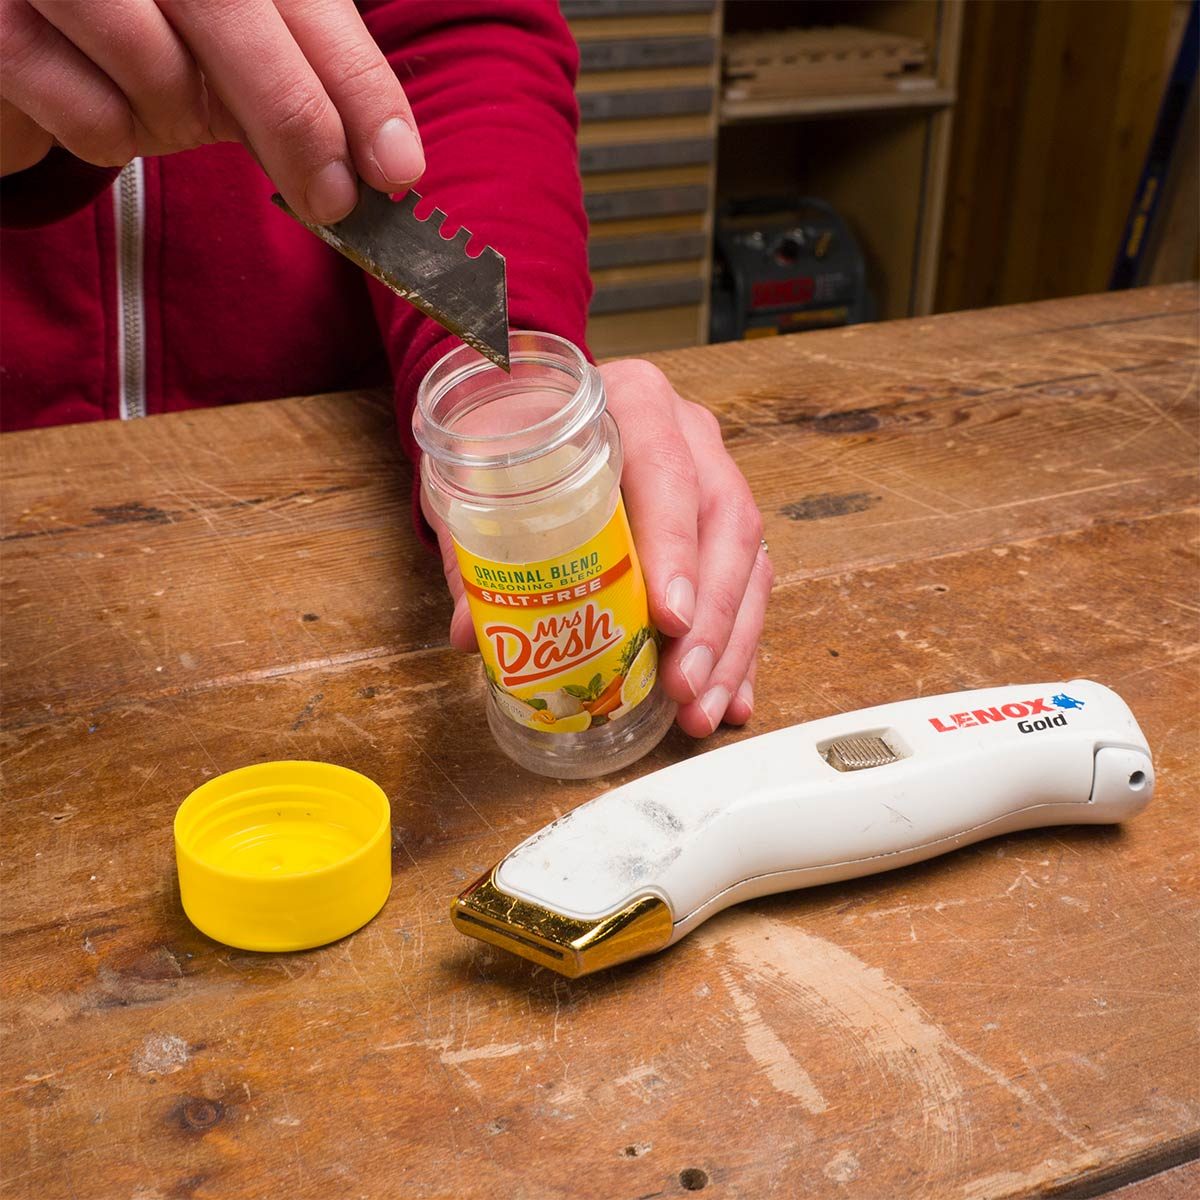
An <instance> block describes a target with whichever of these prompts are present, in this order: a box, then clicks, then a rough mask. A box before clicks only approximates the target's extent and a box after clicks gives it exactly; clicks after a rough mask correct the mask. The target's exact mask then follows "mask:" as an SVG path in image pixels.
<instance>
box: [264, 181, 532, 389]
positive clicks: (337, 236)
mask: <svg viewBox="0 0 1200 1200" xmlns="http://www.w3.org/2000/svg"><path fill="white" fill-rule="evenodd" d="M271 199H272V201H274V203H275V204H277V205H278V206H279V207H280V208H282V209H283V211H284V212H286V213H287V214H288V215H289V216H291V217H294V218H295V219H296V220H297V221H299V222H300V224H301V225H303V226H304V227H305V228H307V229H310V230H311V231H312V232H313V233H315V234H316V235H317V237H319V238H320V239H321V240H322V241H323V242H327V243H328V244H329V245H330V246H332V247H333V248H334V249H335V250H337V251H338V252H339V253H341V254H344V255H345V256H346V257H347V258H348V259H350V261H351V262H355V263H357V264H358V265H359V266H360V267H362V268H363V270H364V271H367V272H368V273H369V274H371V275H373V276H374V277H375V278H376V279H378V280H379V281H380V283H382V284H384V285H385V286H387V287H389V288H391V290H392V291H393V292H395V293H396V295H398V296H401V297H403V298H404V299H405V300H407V301H408V302H409V303H410V304H413V305H415V306H416V307H417V308H419V309H420V310H421V312H423V313H424V314H425V315H426V316H428V317H432V318H433V319H434V320H435V321H436V322H437V323H438V324H439V325H441V326H442V327H443V328H445V329H448V330H449V331H450V332H451V333H453V334H454V335H455V336H456V337H460V338H462V340H463V341H464V342H466V343H467V345H468V346H472V347H474V349H476V350H478V351H479V353H480V354H482V355H484V356H485V357H487V358H489V359H490V360H491V361H492V362H494V363H495V364H496V365H497V366H498V367H500V368H501V369H502V370H505V371H507V370H508V369H509V361H508V287H507V283H506V278H505V268H504V256H503V255H501V254H498V253H497V252H496V251H495V250H493V249H492V248H491V246H487V247H485V249H484V251H483V253H482V254H479V255H477V256H476V257H474V258H472V257H471V256H470V255H469V254H468V253H467V243H468V242H470V240H471V237H472V234H471V231H470V230H469V229H467V228H465V227H461V228H460V229H459V230H458V232H457V233H456V234H455V235H454V236H453V237H451V238H445V237H443V236H442V225H443V223H444V222H445V220H446V214H445V213H444V212H443V211H442V210H441V209H440V208H435V209H434V210H433V212H431V213H430V214H429V216H427V217H426V218H424V219H423V220H422V219H421V218H420V217H418V216H417V214H416V211H415V210H416V205H417V202H418V201H419V200H420V199H421V197H420V195H419V194H418V193H417V192H414V191H411V190H410V191H408V192H407V193H405V195H404V196H403V198H402V199H400V200H392V199H391V198H390V197H389V196H386V195H384V193H383V192H377V191H376V190H375V189H374V188H370V187H367V186H366V185H365V184H364V185H362V186H361V187H360V188H359V201H358V204H357V205H356V206H355V208H354V210H353V212H351V213H350V215H349V216H347V217H345V218H344V219H343V220H341V221H337V222H335V223H334V224H332V225H316V224H313V223H312V222H310V221H306V220H304V218H303V217H301V216H298V215H297V214H296V213H295V212H294V211H293V210H292V209H291V208H290V207H289V206H288V203H287V201H286V200H284V198H283V197H282V196H280V195H278V194H276V195H274V196H272V197H271Z"/></svg>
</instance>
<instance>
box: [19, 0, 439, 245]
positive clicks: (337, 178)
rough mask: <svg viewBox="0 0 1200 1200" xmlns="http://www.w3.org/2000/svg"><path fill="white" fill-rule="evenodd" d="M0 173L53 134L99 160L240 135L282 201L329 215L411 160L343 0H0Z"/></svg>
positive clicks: (407, 115) (371, 47)
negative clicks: (360, 184) (360, 188)
mask: <svg viewBox="0 0 1200 1200" xmlns="http://www.w3.org/2000/svg"><path fill="white" fill-rule="evenodd" d="M0 68H2V69H0V174H5V175H6V174H9V173H11V172H13V171H20V170H24V169H25V168H26V167H29V166H32V165H34V164H35V163H36V162H38V161H40V159H41V158H43V157H44V156H45V154H46V153H47V151H48V150H49V149H50V147H51V146H52V145H53V144H54V142H58V143H59V144H60V145H62V146H63V147H64V148H65V149H67V150H69V151H70V152H71V153H72V154H74V155H75V156H76V157H78V158H81V159H84V160H85V161H87V162H90V163H95V164H97V165H99V166H121V165H123V164H125V163H126V162H128V161H129V160H130V159H131V158H134V157H135V156H137V155H155V154H169V153H172V152H173V151H176V150H187V149H190V148H192V147H194V146H198V145H202V144H204V143H207V142H213V141H241V142H243V143H244V144H245V145H246V147H247V148H248V149H249V150H250V151H251V152H252V153H253V154H254V155H255V157H256V158H257V159H258V161H259V162H260V163H261V164H262V166H263V168H264V169H265V170H266V172H267V174H268V175H270V176H271V178H272V180H274V182H275V184H276V186H277V187H278V188H279V190H280V192H281V193H282V194H283V197H284V199H285V200H287V202H288V204H289V205H290V206H291V207H292V208H293V209H294V210H295V211H296V212H297V213H299V214H301V215H302V216H304V217H306V218H308V219H309V220H313V221H317V222H320V223H325V224H327V223H329V222H331V221H337V220H340V219H341V218H342V217H344V216H345V215H346V214H347V213H348V212H349V211H350V210H351V209H352V208H353V207H354V204H355V202H356V200H357V197H358V186H357V183H356V178H357V177H359V176H361V178H362V179H363V180H365V181H366V183H367V184H369V185H370V186H371V187H374V188H378V189H379V190H380V191H392V192H394V191H400V190H402V189H403V188H405V187H407V186H408V185H409V184H411V183H413V182H414V181H415V180H416V179H418V178H419V177H420V175H421V173H422V172H423V171H424V169H425V158H424V154H423V152H422V150H421V145H420V141H419V138H418V137H417V134H416V123H415V121H414V120H413V115H412V110H411V108H410V107H409V104H408V100H407V99H406V98H405V95H404V90H403V89H402V88H401V86H400V84H399V81H398V80H397V79H396V76H395V73H394V72H393V71H392V69H391V67H390V66H389V65H388V63H387V60H386V59H385V58H384V57H383V55H382V53H381V52H380V50H379V48H378V46H376V44H375V42H374V40H373V39H372V38H371V35H370V34H369V33H368V32H367V29H366V26H365V25H364V24H363V22H362V18H361V17H360V16H359V14H358V10H357V9H356V8H355V6H354V3H353V0H173V2H170V3H168V2H167V0H104V2H103V3H99V2H97V0H0Z"/></svg>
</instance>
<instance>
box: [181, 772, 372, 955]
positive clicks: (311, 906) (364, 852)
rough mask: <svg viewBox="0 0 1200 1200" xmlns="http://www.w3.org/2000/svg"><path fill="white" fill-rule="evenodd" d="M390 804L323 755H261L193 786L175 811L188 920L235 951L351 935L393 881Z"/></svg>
mask: <svg viewBox="0 0 1200 1200" xmlns="http://www.w3.org/2000/svg"><path fill="white" fill-rule="evenodd" d="M391 850H392V846H391V807H390V805H389V804H388V799H387V796H385V795H384V793H383V790H382V789H381V788H380V787H379V785H378V784H376V783H374V782H372V781H371V780H370V779H368V778H367V777H366V776H365V775H360V774H359V773H358V772H357V771H351V770H350V769H349V768H347V767H339V766H335V765H333V764H332V763H322V762H268V763H258V764H256V765H254V766H250V767H242V768H240V769H239V770H237V771H229V772H228V773H226V774H224V775H218V776H217V778H216V779H210V780H209V781H208V782H207V783H204V784H202V785H201V786H200V787H198V788H197V789H196V790H195V791H194V792H192V794H191V795H190V796H188V798H187V799H186V800H185V801H184V802H183V803H182V804H181V805H180V806H179V811H178V812H176V814H175V863H176V866H177V867H178V870H179V894H180V898H181V899H182V900H183V910H184V912H186V913H187V915H188V919H189V920H190V921H191V922H192V924H193V925H195V926H196V928H197V929H199V930H200V931H201V933H206V934H208V936H209V937H211V938H215V939H216V940H217V941H218V942H224V943H225V944H226V945H227V946H236V947H237V948H238V949H240V950H275V951H280V950H307V949H309V948H311V947H313V946H323V945H325V944H326V943H327V942H333V941H336V940H337V939H338V938H341V937H345V936H346V935H347V934H348V933H353V932H354V931H355V930H356V929H360V928H361V927H362V926H363V925H365V924H366V923H367V922H368V921H369V920H370V919H371V918H372V917H373V916H374V915H375V914H376V913H377V912H378V911H379V910H380V909H381V908H382V907H383V904H384V901H385V900H386V899H387V897H388V892H389V891H390V890H391V886H392V862H391Z"/></svg>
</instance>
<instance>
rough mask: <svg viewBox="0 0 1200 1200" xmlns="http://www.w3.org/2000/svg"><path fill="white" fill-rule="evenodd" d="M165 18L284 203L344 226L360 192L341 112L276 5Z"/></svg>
mask: <svg viewBox="0 0 1200 1200" xmlns="http://www.w3.org/2000/svg"><path fill="white" fill-rule="evenodd" d="M163 11H164V13H165V14H166V15H167V17H168V18H169V20H170V21H171V23H172V25H173V26H174V27H175V29H176V30H177V31H178V32H179V34H180V36H181V37H182V38H183V40H184V41H185V43H186V44H187V46H188V48H189V49H190V50H191V51H192V53H193V54H194V55H195V57H196V59H197V61H198V62H199V63H200V66H201V68H202V69H203V72H204V77H205V80H206V81H207V84H208V85H209V87H210V88H211V89H212V90H214V91H216V93H217V94H218V95H219V96H220V98H221V100H222V101H223V102H224V104H225V106H226V107H227V108H228V109H229V111H230V112H231V113H232V114H233V116H234V118H235V119H236V120H237V122H238V124H239V125H240V126H241V127H242V129H243V130H244V131H245V133H246V140H247V141H248V142H249V143H250V146H251V147H252V148H253V150H254V153H255V154H256V155H257V157H258V160H259V162H261V163H262V165H263V168H264V169H265V170H266V172H267V174H268V175H270V177H271V178H272V179H273V180H274V181H275V184H276V186H277V187H278V188H279V190H280V191H281V192H282V193H283V196H284V199H285V200H287V202H288V204H289V205H290V206H291V207H292V208H293V209H294V210H295V211H296V212H297V213H299V214H300V215H301V216H303V217H305V218H307V219H308V220H310V221H315V222H317V223H319V224H329V223H331V222H333V221H340V220H341V219H342V218H343V217H344V216H346V214H347V213H349V212H350V210H351V209H352V208H353V207H354V205H355V203H356V201H357V199H358V184H357V182H356V179H355V175H354V172H353V170H352V168H351V165H350V152H349V149H348V147H347V145H346V135H345V132H344V130H343V128H342V122H341V118H340V117H339V116H338V112H337V109H336V108H335V107H334V105H333V102H332V100H330V98H329V95H328V93H327V92H326V91H325V88H324V86H323V85H322V83H321V80H320V79H319V78H318V77H317V74H316V72H315V71H314V70H313V68H312V66H311V65H310V64H309V62H308V60H307V59H306V58H305V56H304V53H303V52H302V51H301V49H300V47H299V46H298V45H297V44H296V39H295V38H294V37H293V36H292V34H291V33H290V31H289V30H288V27H287V25H286V24H284V20H283V17H282V16H280V14H279V12H278V10H277V9H276V8H275V6H274V4H272V3H270V0H188V3H186V4H170V5H166V6H164V9H163Z"/></svg>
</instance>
